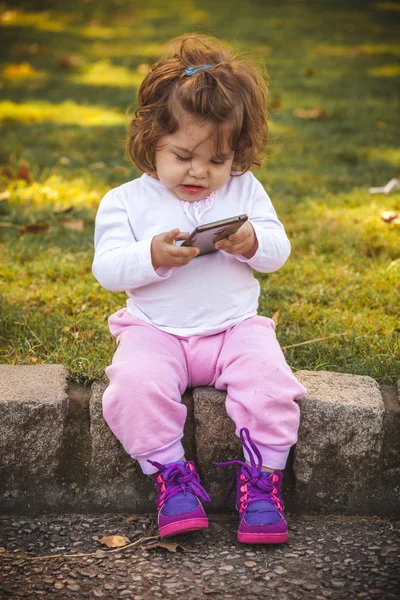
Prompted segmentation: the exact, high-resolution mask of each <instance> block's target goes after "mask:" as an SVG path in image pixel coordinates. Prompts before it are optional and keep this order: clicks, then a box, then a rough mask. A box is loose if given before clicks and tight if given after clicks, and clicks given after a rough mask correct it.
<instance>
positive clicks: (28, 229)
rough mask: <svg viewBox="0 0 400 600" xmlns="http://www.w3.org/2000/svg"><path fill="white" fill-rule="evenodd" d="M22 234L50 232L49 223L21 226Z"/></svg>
mask: <svg viewBox="0 0 400 600" xmlns="http://www.w3.org/2000/svg"><path fill="white" fill-rule="evenodd" d="M18 229H19V230H20V232H21V233H43V232H44V231H49V229H50V225H49V223H30V224H29V225H21V227H19V228H18Z"/></svg>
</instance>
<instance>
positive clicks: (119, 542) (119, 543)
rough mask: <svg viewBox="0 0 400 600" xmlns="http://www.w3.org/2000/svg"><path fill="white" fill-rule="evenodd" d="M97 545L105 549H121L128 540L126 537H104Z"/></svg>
mask: <svg viewBox="0 0 400 600" xmlns="http://www.w3.org/2000/svg"><path fill="white" fill-rule="evenodd" d="M97 541H98V542H99V544H103V545H104V546H107V548H122V547H123V546H126V545H127V544H129V543H130V541H131V540H130V539H129V538H127V537H126V535H106V536H104V537H102V538H100V539H99V540H97Z"/></svg>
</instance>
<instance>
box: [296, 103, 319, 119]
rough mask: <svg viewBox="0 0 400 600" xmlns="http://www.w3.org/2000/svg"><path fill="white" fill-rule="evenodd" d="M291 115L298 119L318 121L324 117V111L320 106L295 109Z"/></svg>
mask: <svg viewBox="0 0 400 600" xmlns="http://www.w3.org/2000/svg"><path fill="white" fill-rule="evenodd" d="M293 115H294V116H295V117H297V118H298V119H320V118H321V117H325V116H326V110H325V109H324V108H322V106H314V107H313V108H295V109H294V111H293Z"/></svg>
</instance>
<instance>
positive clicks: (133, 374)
mask: <svg viewBox="0 0 400 600" xmlns="http://www.w3.org/2000/svg"><path fill="white" fill-rule="evenodd" d="M110 329H111V331H112V333H114V335H118V339H119V345H118V348H117V350H116V352H115V355H114V358H113V361H112V365H111V366H109V367H108V368H107V369H106V374H107V376H108V378H109V380H110V385H109V386H108V388H107V389H106V391H105V392H104V396H103V415H104V418H105V420H106V422H107V423H108V425H109V427H110V429H111V430H112V432H113V433H114V434H115V436H116V437H117V438H118V439H119V440H120V442H121V443H122V445H123V446H124V448H125V450H126V452H127V453H128V454H130V456H132V457H133V458H135V459H136V460H138V461H139V463H140V466H141V467H142V470H143V471H144V472H145V473H148V474H150V473H154V472H155V471H156V470H157V469H156V468H155V467H153V466H152V465H151V464H150V463H149V462H147V459H148V458H150V459H151V460H156V461H158V462H161V463H164V464H165V463H167V462H173V461H176V460H179V459H180V458H181V457H182V456H183V455H184V450H183V447H182V443H181V439H182V437H183V427H184V424H185V420H186V412H187V410H186V406H184V405H183V404H181V397H182V395H183V393H184V391H185V389H186V387H187V382H188V373H187V366H186V365H187V363H186V358H185V354H184V350H183V348H182V345H181V343H180V340H179V339H178V338H176V337H174V336H172V335H169V334H168V333H165V332H162V331H160V330H159V329H157V328H155V327H153V326H152V325H149V324H147V323H144V322H143V321H140V320H138V319H135V318H133V317H131V316H130V315H128V314H127V313H126V312H125V311H119V312H118V313H116V314H115V315H113V316H112V317H111V318H110Z"/></svg>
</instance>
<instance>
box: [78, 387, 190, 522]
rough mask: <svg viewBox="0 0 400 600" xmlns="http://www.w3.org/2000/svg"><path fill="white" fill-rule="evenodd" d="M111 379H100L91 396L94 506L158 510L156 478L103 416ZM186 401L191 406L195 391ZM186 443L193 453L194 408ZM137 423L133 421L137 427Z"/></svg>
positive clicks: (186, 395) (113, 509) (90, 475)
mask: <svg viewBox="0 0 400 600" xmlns="http://www.w3.org/2000/svg"><path fill="white" fill-rule="evenodd" d="M107 385H108V383H107V382H96V383H94V384H93V386H92V394H91V398H90V435H91V459H90V469H89V491H90V496H91V506H92V507H93V508H94V509H97V510H109V511H110V510H111V511H117V512H118V511H130V512H135V511H136V512H141V511H149V510H154V509H155V504H154V499H155V491H154V484H153V482H152V479H151V478H150V477H149V476H147V475H143V473H142V470H141V469H140V467H139V464H138V463H137V462H136V461H135V460H133V459H132V458H131V457H130V456H129V455H128V454H127V453H126V452H125V450H124V448H123V446H122V444H121V443H120V442H119V441H118V440H117V438H116V437H115V436H114V434H113V433H112V431H111V430H110V428H109V427H108V425H107V423H106V422H105V420H104V418H103V411H102V398H103V393H104V390H105V389H106V387H107ZM182 402H183V403H184V404H186V405H187V406H189V407H190V405H191V393H190V392H186V393H185V394H184V396H183V398H182ZM188 413H189V418H188V420H187V424H186V427H185V437H184V440H183V442H184V443H185V440H186V445H185V447H186V448H188V455H189V458H190V454H192V455H193V431H192V420H191V418H190V413H191V410H190V408H189V411H188ZM134 427H135V424H134V423H132V428H133V429H134Z"/></svg>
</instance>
